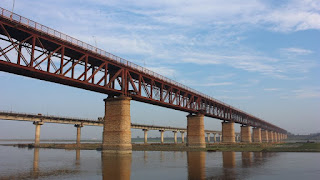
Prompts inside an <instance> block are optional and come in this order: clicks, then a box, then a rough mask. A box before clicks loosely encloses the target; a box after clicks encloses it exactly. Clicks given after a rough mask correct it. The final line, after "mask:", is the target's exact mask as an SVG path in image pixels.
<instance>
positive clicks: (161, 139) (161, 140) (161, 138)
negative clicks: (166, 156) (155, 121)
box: [159, 130, 164, 144]
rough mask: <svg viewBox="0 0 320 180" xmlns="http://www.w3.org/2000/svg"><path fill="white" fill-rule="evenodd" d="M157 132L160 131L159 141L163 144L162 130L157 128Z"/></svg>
mask: <svg viewBox="0 0 320 180" xmlns="http://www.w3.org/2000/svg"><path fill="white" fill-rule="evenodd" d="M159 132H160V142H161V144H163V143H164V141H163V133H164V130H159Z"/></svg>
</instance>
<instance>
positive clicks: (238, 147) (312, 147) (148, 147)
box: [2, 142, 320, 152]
mask: <svg viewBox="0 0 320 180" xmlns="http://www.w3.org/2000/svg"><path fill="white" fill-rule="evenodd" d="M2 145H3V146H14V147H18V148H34V146H33V144H2ZM101 147H102V145H101V143H81V146H80V147H78V146H77V145H76V144H66V143H64V144H58V143H41V144H40V148H51V149H68V150H74V149H81V150H101ZM132 150H133V151H209V152H210V151H211V152H214V151H235V152H320V143H313V142H304V143H301V142H299V143H250V144H247V143H236V144H226V143H212V144H207V147H206V148H189V147H187V146H186V145H185V144H169V143H168V144H160V143H150V144H132Z"/></svg>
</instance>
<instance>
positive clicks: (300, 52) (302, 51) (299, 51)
mask: <svg viewBox="0 0 320 180" xmlns="http://www.w3.org/2000/svg"><path fill="white" fill-rule="evenodd" d="M281 50H282V51H284V52H285V53H288V54H295V55H308V54H311V53H313V51H311V50H308V49H302V48H294V47H291V48H283V49H281Z"/></svg>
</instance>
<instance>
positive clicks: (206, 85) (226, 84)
mask: <svg viewBox="0 0 320 180" xmlns="http://www.w3.org/2000/svg"><path fill="white" fill-rule="evenodd" d="M232 84H233V82H219V83H194V84H190V85H191V86H203V87H212V86H228V85H232Z"/></svg>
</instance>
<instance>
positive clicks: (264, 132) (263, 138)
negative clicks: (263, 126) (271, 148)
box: [261, 130, 269, 143]
mask: <svg viewBox="0 0 320 180" xmlns="http://www.w3.org/2000/svg"><path fill="white" fill-rule="evenodd" d="M261 141H262V142H264V143H266V142H268V141H269V137H268V131H267V130H261Z"/></svg>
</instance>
